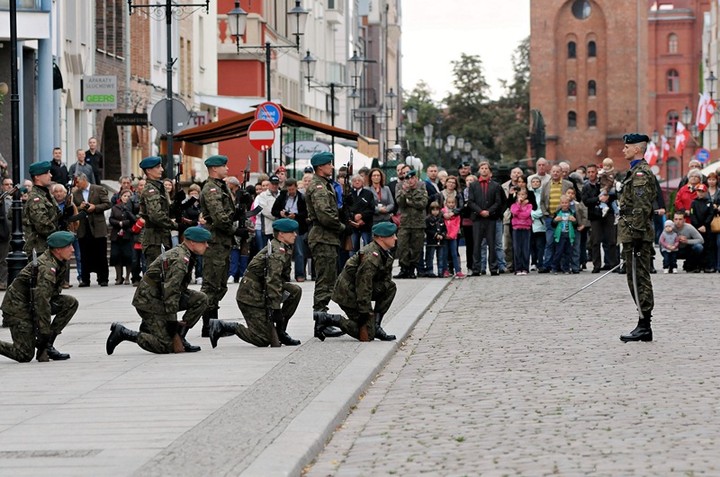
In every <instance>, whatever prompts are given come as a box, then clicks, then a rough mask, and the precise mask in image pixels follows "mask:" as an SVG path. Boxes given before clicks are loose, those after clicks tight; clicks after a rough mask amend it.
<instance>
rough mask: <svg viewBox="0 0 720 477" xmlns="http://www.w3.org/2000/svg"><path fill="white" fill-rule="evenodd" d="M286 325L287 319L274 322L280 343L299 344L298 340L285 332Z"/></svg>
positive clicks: (286, 344)
mask: <svg viewBox="0 0 720 477" xmlns="http://www.w3.org/2000/svg"><path fill="white" fill-rule="evenodd" d="M287 325H288V320H287V319H283V320H281V321H279V322H278V323H275V329H276V330H277V335H278V339H279V340H280V343H282V344H284V345H285V346H298V345H300V340H296V339H293V338H292V337H291V336H290V335H289V334H287Z"/></svg>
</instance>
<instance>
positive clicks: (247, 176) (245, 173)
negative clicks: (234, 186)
mask: <svg viewBox="0 0 720 477" xmlns="http://www.w3.org/2000/svg"><path fill="white" fill-rule="evenodd" d="M251 162H252V157H250V156H249V155H248V161H247V165H246V166H245V170H244V171H243V181H242V185H241V186H240V189H241V190H246V188H247V183H248V182H249V181H250V163H251Z"/></svg>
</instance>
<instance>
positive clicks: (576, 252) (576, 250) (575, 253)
mask: <svg viewBox="0 0 720 477" xmlns="http://www.w3.org/2000/svg"><path fill="white" fill-rule="evenodd" d="M581 235H582V232H578V231H576V232H575V241H574V242H573V243H572V246H571V247H572V253H571V256H570V270H571V271H572V272H575V273H578V272H579V271H580V248H581V246H582V240H581Z"/></svg>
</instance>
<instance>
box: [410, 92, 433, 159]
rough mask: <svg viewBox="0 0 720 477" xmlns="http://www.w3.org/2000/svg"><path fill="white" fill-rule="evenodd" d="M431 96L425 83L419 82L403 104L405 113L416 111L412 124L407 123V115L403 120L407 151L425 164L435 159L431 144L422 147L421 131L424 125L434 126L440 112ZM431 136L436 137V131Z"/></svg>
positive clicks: (422, 131) (422, 132) (422, 136)
mask: <svg viewBox="0 0 720 477" xmlns="http://www.w3.org/2000/svg"><path fill="white" fill-rule="evenodd" d="M432 94H433V92H432V90H431V89H430V86H429V85H428V84H427V83H426V82H425V81H420V82H418V83H417V84H416V85H415V87H414V88H413V89H412V90H411V91H410V93H409V94H408V95H407V97H406V98H405V104H404V110H405V112H407V110H408V109H411V108H413V109H415V110H416V111H417V121H416V122H415V123H414V124H410V123H409V122H408V121H407V115H405V118H404V125H405V128H406V134H405V138H406V141H407V146H408V149H409V151H410V153H412V154H414V155H416V156H418V157H420V158H421V159H422V160H423V162H424V163H425V164H428V163H429V162H435V161H434V158H435V157H436V153H435V152H434V146H433V145H432V144H431V145H430V146H429V147H425V145H424V139H425V132H424V130H423V127H424V126H425V125H426V124H433V125H435V124H436V122H437V118H438V117H439V116H440V110H439V108H438V105H437V104H436V103H435V101H433V99H432ZM433 134H434V135H436V134H437V131H433Z"/></svg>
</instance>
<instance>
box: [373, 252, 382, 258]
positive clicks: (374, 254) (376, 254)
mask: <svg viewBox="0 0 720 477" xmlns="http://www.w3.org/2000/svg"><path fill="white" fill-rule="evenodd" d="M372 254H373V256H374V257H379V256H380V254H379V253H377V252H373V253H372Z"/></svg>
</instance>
